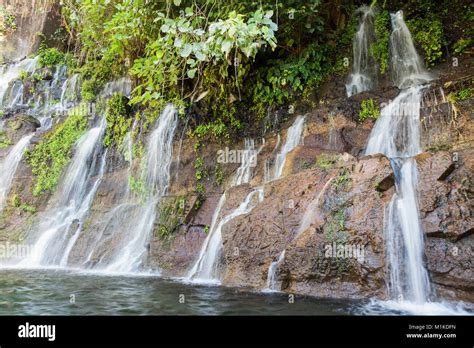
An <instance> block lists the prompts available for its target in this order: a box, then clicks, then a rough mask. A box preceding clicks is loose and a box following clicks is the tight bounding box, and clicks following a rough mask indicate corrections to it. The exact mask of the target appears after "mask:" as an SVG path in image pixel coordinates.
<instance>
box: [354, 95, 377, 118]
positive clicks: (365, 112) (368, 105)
mask: <svg viewBox="0 0 474 348" xmlns="http://www.w3.org/2000/svg"><path fill="white" fill-rule="evenodd" d="M379 116H380V108H379V107H378V106H377V105H375V101H374V100H373V99H372V98H370V99H365V100H363V101H362V103H361V104H360V110H359V121H360V122H363V121H365V119H367V118H372V119H374V120H376V119H377V118H378V117H379Z"/></svg>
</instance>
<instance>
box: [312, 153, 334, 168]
mask: <svg viewBox="0 0 474 348" xmlns="http://www.w3.org/2000/svg"><path fill="white" fill-rule="evenodd" d="M334 162H335V161H334V159H333V158H331V157H330V156H328V155H326V154H324V153H323V154H321V155H320V156H319V157H318V158H317V159H316V163H315V165H316V167H317V168H319V169H322V170H328V169H331V168H332V166H333V165H334Z"/></svg>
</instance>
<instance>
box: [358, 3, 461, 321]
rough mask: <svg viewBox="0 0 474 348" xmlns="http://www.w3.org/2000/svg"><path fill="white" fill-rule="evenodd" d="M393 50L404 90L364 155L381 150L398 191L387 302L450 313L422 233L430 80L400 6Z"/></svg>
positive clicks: (389, 227) (388, 218)
mask: <svg viewBox="0 0 474 348" xmlns="http://www.w3.org/2000/svg"><path fill="white" fill-rule="evenodd" d="M391 20H392V28H393V31H392V34H391V37H390V52H391V54H392V57H391V58H392V67H393V74H394V75H393V77H394V81H395V82H396V83H397V84H398V86H399V87H400V88H405V89H403V90H402V91H401V92H400V94H399V95H398V96H397V97H396V98H395V99H394V100H393V101H392V102H391V103H390V104H389V105H387V106H386V107H384V108H383V109H382V111H381V116H380V117H379V119H378V120H377V122H376V124H375V126H374V129H373V130H372V132H371V134H370V137H369V141H368V145H367V148H366V154H375V153H383V154H385V155H386V156H387V157H388V158H389V159H390V162H391V165H392V169H393V172H394V175H395V187H396V193H395V194H394V195H393V198H392V200H391V202H390V203H389V204H388V206H387V207H386V211H385V226H384V232H385V237H386V252H387V262H388V265H389V292H390V296H391V298H392V301H388V302H387V303H385V304H384V305H383V306H385V307H389V308H390V307H393V309H395V310H406V311H415V312H416V313H430V312H434V313H445V314H446V313H452V312H451V310H450V309H448V308H446V307H444V306H443V305H441V304H435V303H432V302H430V296H431V295H433V293H432V290H431V286H430V281H429V277H428V272H427V270H426V268H425V266H424V262H423V255H424V242H423V240H424V236H423V229H422V226H421V221H420V215H419V204H418V192H417V186H418V171H417V166H416V160H415V158H414V156H416V155H417V154H419V153H420V152H421V145H420V103H421V99H422V93H423V86H421V85H419V84H420V83H424V82H427V81H429V79H430V75H429V74H428V73H426V71H425V70H424V68H423V64H422V62H421V60H420V57H419V56H418V55H417V53H416V50H415V48H414V46H413V42H412V38H411V34H410V32H409V31H408V29H407V27H406V25H405V23H404V21H403V14H402V12H401V11H399V12H397V13H395V14H392V15H391Z"/></svg>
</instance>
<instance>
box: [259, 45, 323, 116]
mask: <svg viewBox="0 0 474 348" xmlns="http://www.w3.org/2000/svg"><path fill="white" fill-rule="evenodd" d="M328 53H329V51H328V47H327V46H320V45H318V44H317V43H314V44H310V45H308V47H307V48H305V49H304V50H303V51H302V52H301V53H300V54H299V55H298V56H290V57H288V58H286V59H275V60H270V61H269V62H268V63H267V64H268V66H265V67H264V68H261V69H259V70H258V71H257V79H256V80H257V82H256V83H255V87H254V89H253V103H254V104H255V106H256V107H254V110H255V111H257V113H258V114H259V116H260V117H263V116H265V114H266V112H265V111H266V106H268V105H272V104H276V105H282V104H283V103H285V102H288V101H290V100H292V97H294V96H295V95H298V94H301V93H302V92H303V91H304V89H305V88H310V87H316V86H318V85H319V84H320V83H321V81H322V80H323V78H324V77H325V72H326V71H325V70H324V65H325V64H326V63H327V59H326V57H327V54H328ZM261 105H263V107H262V106H261ZM259 107H260V108H259ZM257 108H259V109H257Z"/></svg>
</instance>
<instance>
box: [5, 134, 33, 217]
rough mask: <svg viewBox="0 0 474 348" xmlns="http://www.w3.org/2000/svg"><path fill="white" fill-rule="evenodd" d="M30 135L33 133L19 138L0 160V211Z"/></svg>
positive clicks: (28, 142)
mask: <svg viewBox="0 0 474 348" xmlns="http://www.w3.org/2000/svg"><path fill="white" fill-rule="evenodd" d="M32 137H33V135H27V136H25V137H23V138H21V139H20V141H19V142H18V143H17V144H16V145H15V146H13V148H12V149H11V150H10V152H9V153H8V155H7V156H6V157H5V158H4V159H3V160H1V161H0V173H1V176H0V213H1V212H2V210H3V209H4V207H5V203H6V200H7V198H8V193H9V192H10V187H11V184H12V180H13V176H14V175H15V172H16V169H17V168H18V165H19V163H20V161H21V159H22V158H23V154H24V152H25V149H26V147H27V146H28V145H29V144H30V140H31V138H32Z"/></svg>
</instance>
